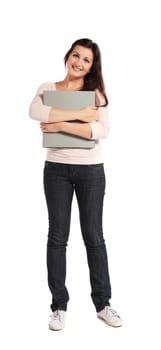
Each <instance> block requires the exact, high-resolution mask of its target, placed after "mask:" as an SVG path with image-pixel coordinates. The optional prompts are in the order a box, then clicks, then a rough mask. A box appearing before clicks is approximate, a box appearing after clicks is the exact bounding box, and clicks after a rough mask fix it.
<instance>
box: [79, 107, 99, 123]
mask: <svg viewBox="0 0 161 350" xmlns="http://www.w3.org/2000/svg"><path fill="white" fill-rule="evenodd" d="M80 111H81V113H80V117H79V120H80V121H81V122H84V123H90V122H95V121H97V120H98V109H97V107H93V106H92V107H84V108H82V109H81V110H80Z"/></svg>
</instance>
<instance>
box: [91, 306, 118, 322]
mask: <svg viewBox="0 0 161 350" xmlns="http://www.w3.org/2000/svg"><path fill="white" fill-rule="evenodd" d="M97 317H98V318H101V319H102V320H104V321H105V322H106V323H107V324H108V325H109V326H112V327H121V326H122V325H123V320H122V319H121V317H120V316H118V314H117V312H116V311H114V310H112V309H111V307H110V306H105V308H104V309H103V310H101V311H100V312H98V313H97Z"/></svg>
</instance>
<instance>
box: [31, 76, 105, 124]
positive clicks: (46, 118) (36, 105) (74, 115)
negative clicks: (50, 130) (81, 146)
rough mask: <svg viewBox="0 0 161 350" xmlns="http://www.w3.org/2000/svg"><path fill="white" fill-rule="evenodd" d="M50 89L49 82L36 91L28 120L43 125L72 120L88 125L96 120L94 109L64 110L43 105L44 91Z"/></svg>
mask: <svg viewBox="0 0 161 350" xmlns="http://www.w3.org/2000/svg"><path fill="white" fill-rule="evenodd" d="M51 89H52V83H50V82H49V83H44V84H42V85H40V87H39V88H38V90H37V93H36V96H35V97H34V99H33V100H32V102H31V104H30V107H29V116H30V118H32V119H34V120H37V121H41V122H45V123H57V122H67V121H73V120H79V121H82V122H86V123H87V122H89V123H90V122H93V121H97V120H98V113H97V108H96V107H86V108H82V109H80V110H66V109H59V108H54V107H50V106H46V105H44V104H43V93H44V90H51Z"/></svg>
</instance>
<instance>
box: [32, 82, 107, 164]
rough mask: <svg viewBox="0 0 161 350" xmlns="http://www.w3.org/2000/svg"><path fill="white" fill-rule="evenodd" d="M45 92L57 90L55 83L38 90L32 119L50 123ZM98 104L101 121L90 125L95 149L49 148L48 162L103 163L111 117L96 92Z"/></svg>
mask: <svg viewBox="0 0 161 350" xmlns="http://www.w3.org/2000/svg"><path fill="white" fill-rule="evenodd" d="M44 90H56V86H55V83H52V82H47V83H44V84H42V85H40V87H39V88H38V91H37V93H36V96H35V97H34V99H33V101H32V102H31V104H30V107H29V116H30V118H32V119H34V120H37V121H41V122H48V116H49V112H50V109H51V107H50V106H45V105H44V104H43V102H42V94H43V92H44ZM96 103H97V105H98V106H100V107H98V112H99V120H98V121H96V122H92V123H89V125H90V127H91V131H92V137H91V139H92V140H95V147H94V148H90V149H87V148H48V149H47V155H46V160H48V161H50V162H57V163H65V164H99V163H103V159H102V150H101V143H100V139H101V138H106V137H108V134H109V117H108V108H107V107H101V105H103V104H104V97H103V96H102V95H101V93H100V92H99V91H98V90H96Z"/></svg>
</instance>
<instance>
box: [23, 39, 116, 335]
mask: <svg viewBox="0 0 161 350" xmlns="http://www.w3.org/2000/svg"><path fill="white" fill-rule="evenodd" d="M64 61H65V65H66V70H67V73H66V76H65V78H64V80H62V81H59V82H56V83H53V82H48V83H44V84H42V85H41V86H40V87H39V89H38V91H37V94H36V96H35V98H34V99H33V101H32V102H31V105H30V109H29V115H30V117H31V118H32V119H35V120H39V121H41V123H40V127H41V129H42V131H44V132H63V133H68V134H72V135H77V136H80V137H83V138H86V139H93V140H95V147H94V148H92V149H87V148H85V149H83V148H74V149H73V148H72V149H70V148H48V150H47V158H46V161H45V167H44V190H45V196H46V202H47V208H48V216H49V231H48V241H47V269H48V284H49V288H50V291H51V294H52V304H51V310H52V315H51V319H50V322H49V328H50V329H51V330H58V329H62V328H63V327H64V321H65V314H66V310H67V303H68V300H69V294H68V290H67V288H66V285H65V280H66V246H67V241H68V237H69V230H70V216H71V204H72V198H73V193H74V191H75V194H76V198H77V201H78V206H79V213H80V225H81V231H82V236H83V240H84V244H85V247H86V251H87V260H88V266H89V272H90V283H91V297H92V301H93V303H94V305H95V308H96V312H97V316H98V317H99V318H101V319H103V320H104V321H105V322H106V323H107V324H108V325H110V326H113V327H119V326H122V319H121V318H120V317H119V316H118V314H117V313H116V311H114V310H113V309H112V308H111V307H110V299H111V284H110V277H109V270H108V259H107V252H106V246H105V240H104V236H103V229H102V215H103V199H104V193H105V173H104V166H103V159H102V153H101V144H100V141H99V139H100V138H105V137H107V136H108V132H109V120H108V111H107V105H108V100H107V97H106V93H105V87H104V81H103V76H102V66H101V54H100V50H99V47H98V45H97V44H96V43H94V42H93V41H92V40H90V39H79V40H77V41H75V42H74V43H73V44H72V46H71V48H70V49H69V51H68V52H67V53H66V55H65V59H64ZM44 90H58V91H64V90H90V91H95V94H96V107H91V106H89V107H86V108H83V109H80V110H75V111H73V110H61V109H57V108H54V107H49V106H45V105H44V104H43V101H42V95H43V92H44ZM74 120H80V121H81V123H74V122H73V123H72V121H74ZM78 278H79V274H78Z"/></svg>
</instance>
